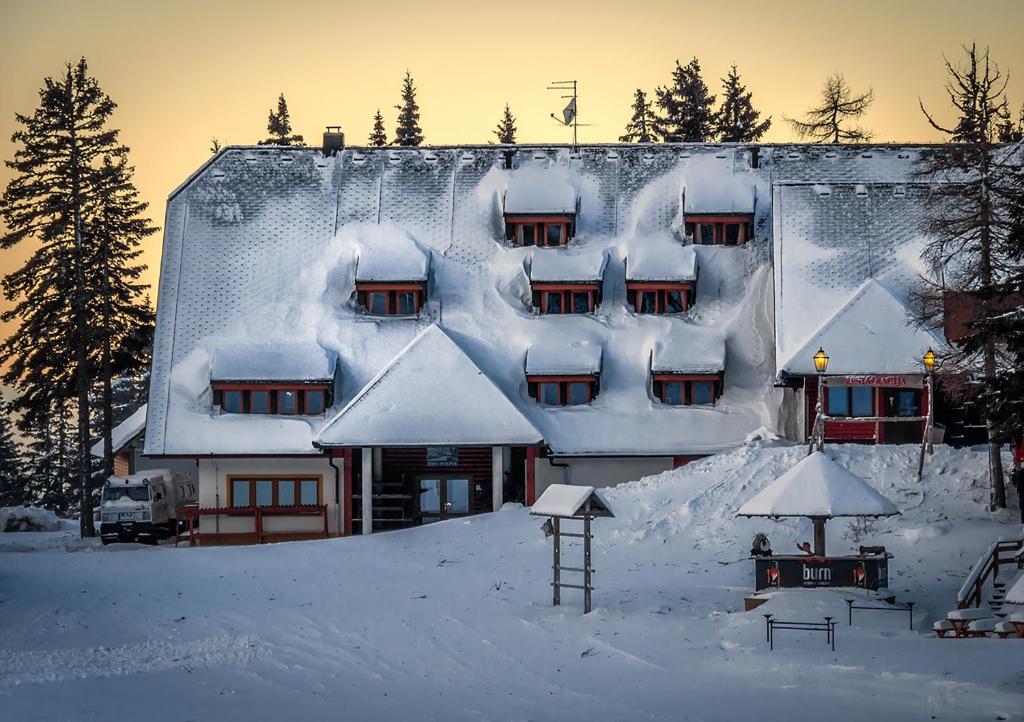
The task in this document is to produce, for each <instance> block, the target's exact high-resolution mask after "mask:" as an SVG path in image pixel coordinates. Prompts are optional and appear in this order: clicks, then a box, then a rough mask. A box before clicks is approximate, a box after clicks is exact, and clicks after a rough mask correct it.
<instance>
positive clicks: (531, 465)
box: [526, 446, 537, 506]
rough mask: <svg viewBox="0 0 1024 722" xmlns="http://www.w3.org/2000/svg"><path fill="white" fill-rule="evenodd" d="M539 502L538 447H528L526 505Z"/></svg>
mask: <svg viewBox="0 0 1024 722" xmlns="http://www.w3.org/2000/svg"><path fill="white" fill-rule="evenodd" d="M535 501H537V447H536V446H527V447H526V505H527V506H533V502H535Z"/></svg>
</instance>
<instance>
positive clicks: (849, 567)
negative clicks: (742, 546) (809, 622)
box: [754, 555, 889, 592]
mask: <svg viewBox="0 0 1024 722" xmlns="http://www.w3.org/2000/svg"><path fill="white" fill-rule="evenodd" d="M888 585H889V560H888V557H886V556H885V555H878V556H866V557H859V556H858V557H804V556H771V557H758V558H757V559H755V560H754V586H755V589H756V590H757V591H759V592H760V591H764V590H766V589H792V588H794V587H860V588H861V589H873V590H877V589H879V588H880V587H887V586H888Z"/></svg>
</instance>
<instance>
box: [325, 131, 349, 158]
mask: <svg viewBox="0 0 1024 722" xmlns="http://www.w3.org/2000/svg"><path fill="white" fill-rule="evenodd" d="M344 147H345V134H344V133H342V132H341V126H340V125H329V126H327V130H325V131H324V149H323V151H324V155H335V154H336V153H337V152H338V151H339V150H341V149H342V148H344Z"/></svg>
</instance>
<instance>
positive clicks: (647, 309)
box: [626, 281, 693, 313]
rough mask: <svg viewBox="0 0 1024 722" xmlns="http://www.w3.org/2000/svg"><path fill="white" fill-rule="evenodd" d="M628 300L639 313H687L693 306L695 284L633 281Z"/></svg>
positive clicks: (628, 287)
mask: <svg viewBox="0 0 1024 722" xmlns="http://www.w3.org/2000/svg"><path fill="white" fill-rule="evenodd" d="M626 300H627V302H628V303H629V305H630V306H632V307H633V310H634V311H636V312H637V313H685V312H686V311H688V310H689V308H690V306H692V305H693V284H692V283H640V282H633V281H631V282H627V283H626Z"/></svg>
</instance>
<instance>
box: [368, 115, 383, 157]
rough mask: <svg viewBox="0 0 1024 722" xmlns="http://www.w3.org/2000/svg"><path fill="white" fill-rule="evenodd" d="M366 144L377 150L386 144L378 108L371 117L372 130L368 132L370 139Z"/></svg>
mask: <svg viewBox="0 0 1024 722" xmlns="http://www.w3.org/2000/svg"><path fill="white" fill-rule="evenodd" d="M367 142H368V143H369V144H370V145H373V146H376V147H378V148H383V147H384V146H386V145H387V144H388V136H387V133H385V132H384V116H383V115H381V114H380V108H377V113H376V114H375V115H374V116H373V130H371V131H370V139H369V140H368V141H367Z"/></svg>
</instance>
